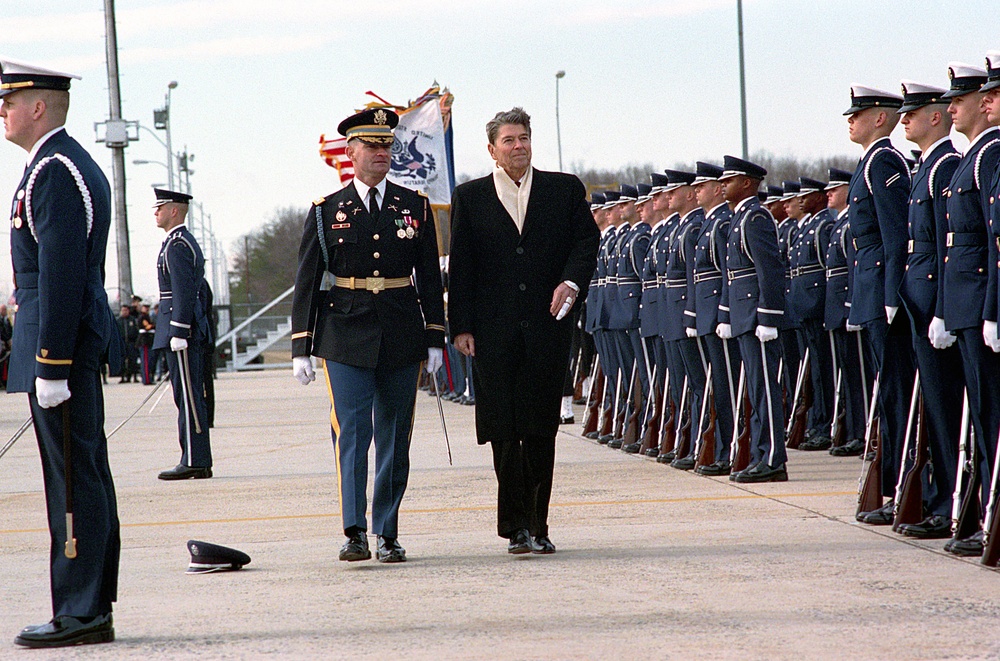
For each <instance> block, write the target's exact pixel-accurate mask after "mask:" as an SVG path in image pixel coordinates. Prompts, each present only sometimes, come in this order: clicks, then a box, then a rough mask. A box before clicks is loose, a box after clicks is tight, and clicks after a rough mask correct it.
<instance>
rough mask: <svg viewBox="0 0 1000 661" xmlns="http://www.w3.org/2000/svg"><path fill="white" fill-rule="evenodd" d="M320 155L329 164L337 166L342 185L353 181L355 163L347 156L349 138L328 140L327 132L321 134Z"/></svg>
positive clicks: (332, 166)
mask: <svg viewBox="0 0 1000 661" xmlns="http://www.w3.org/2000/svg"><path fill="white" fill-rule="evenodd" d="M319 155H320V156H322V157H323V160H324V161H326V164H327V165H329V166H330V167H331V168H336V170H337V175H338V176H339V177H340V184H341V185H342V186H346V185H347V184H349V183H351V180H352V179H354V164H353V163H351V160H350V159H349V158H347V138H342V137H338V138H335V139H332V140H327V139H326V134H325V133H324V134H323V135H321V136H319Z"/></svg>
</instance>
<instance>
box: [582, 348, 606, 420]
mask: <svg viewBox="0 0 1000 661" xmlns="http://www.w3.org/2000/svg"><path fill="white" fill-rule="evenodd" d="M602 377H603V375H602V372H601V366H600V365H598V366H597V369H596V370H595V372H594V375H593V377H591V378H592V380H591V383H592V384H593V385H592V386H591V388H590V399H589V400H588V401H587V414H586V416H585V417H584V419H583V435H584V436H586V435H587V434H592V433H594V432H595V431H597V430H598V426H599V425H600V420H599V418H600V406H601V402H602V401H603V400H604V379H603V378H602Z"/></svg>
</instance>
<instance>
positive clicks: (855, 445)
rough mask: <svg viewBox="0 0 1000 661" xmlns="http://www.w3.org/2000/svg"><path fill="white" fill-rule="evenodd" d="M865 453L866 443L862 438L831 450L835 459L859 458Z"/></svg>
mask: <svg viewBox="0 0 1000 661" xmlns="http://www.w3.org/2000/svg"><path fill="white" fill-rule="evenodd" d="M799 447H801V446H799ZM864 451H865V442H864V441H863V440H861V439H860V438H852V439H851V440H849V441H847V442H846V443H844V444H843V445H841V446H839V447H836V448H830V454H832V455H833V456H834V457H857V456H858V455H860V454H861V453H862V452H864Z"/></svg>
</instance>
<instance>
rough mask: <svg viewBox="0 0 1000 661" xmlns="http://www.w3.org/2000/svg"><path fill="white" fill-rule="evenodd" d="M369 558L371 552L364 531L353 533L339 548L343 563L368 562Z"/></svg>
mask: <svg viewBox="0 0 1000 661" xmlns="http://www.w3.org/2000/svg"><path fill="white" fill-rule="evenodd" d="M371 557H372V552H371V549H369V548H368V535H367V534H366V533H365V532H364V531H359V532H356V533H354V534H353V535H351V536H350V537H348V538H347V541H346V542H344V545H343V546H341V547H340V559H341V560H342V561H344V562H357V561H358V560H370V559H371Z"/></svg>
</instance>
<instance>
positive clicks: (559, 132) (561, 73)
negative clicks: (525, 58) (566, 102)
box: [556, 70, 566, 172]
mask: <svg viewBox="0 0 1000 661" xmlns="http://www.w3.org/2000/svg"><path fill="white" fill-rule="evenodd" d="M565 75H566V72H565V71H562V70H559V71H556V144H557V145H558V148H559V171H560V172H562V171H563V164H562V130H561V128H560V126H559V79H560V78H562V77H564V76H565Z"/></svg>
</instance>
